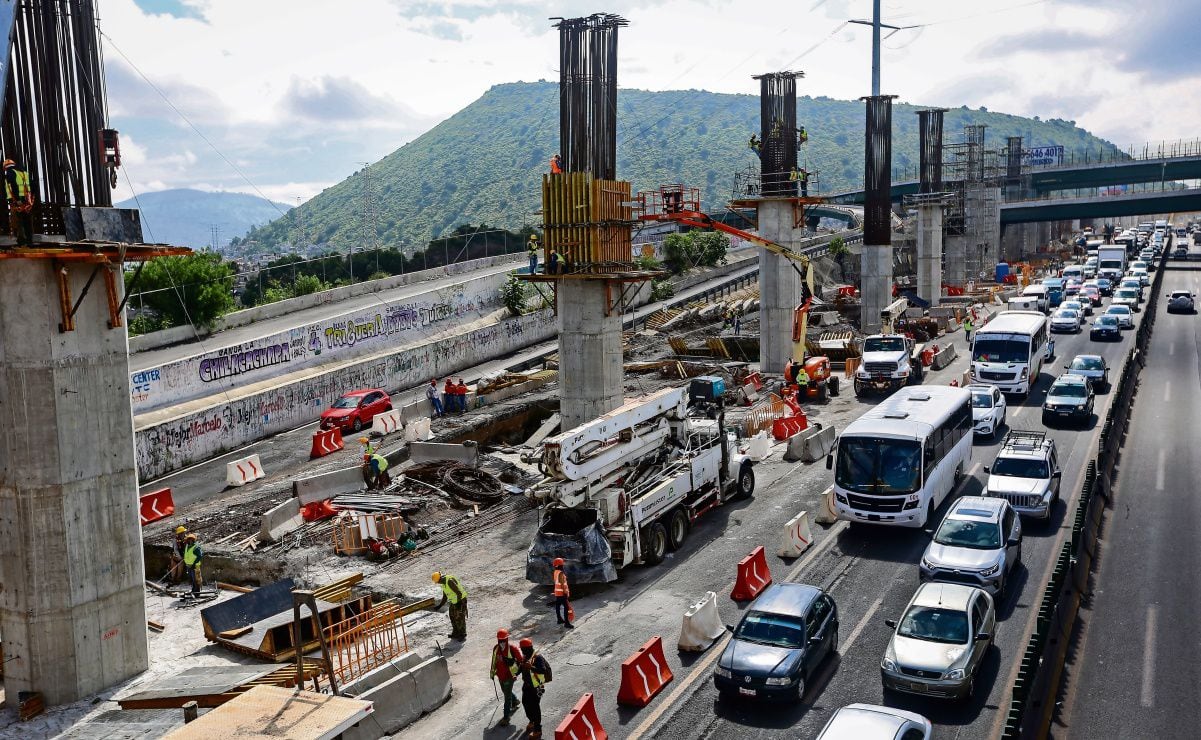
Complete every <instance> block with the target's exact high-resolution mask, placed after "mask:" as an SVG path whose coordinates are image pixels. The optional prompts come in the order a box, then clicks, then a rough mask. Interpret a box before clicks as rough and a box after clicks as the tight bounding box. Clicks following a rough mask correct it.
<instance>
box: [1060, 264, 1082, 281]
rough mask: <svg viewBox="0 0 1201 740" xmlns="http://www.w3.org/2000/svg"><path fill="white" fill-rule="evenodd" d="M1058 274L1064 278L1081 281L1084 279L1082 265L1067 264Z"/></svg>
mask: <svg viewBox="0 0 1201 740" xmlns="http://www.w3.org/2000/svg"><path fill="white" fill-rule="evenodd" d="M1059 276H1060V277H1062V278H1063V279H1064V280H1071V279H1072V278H1075V279H1077V280H1081V281H1083V280H1084V279H1085V278H1084V265H1068V266H1067V267H1065V268H1063V272H1061V273H1060V274H1059Z"/></svg>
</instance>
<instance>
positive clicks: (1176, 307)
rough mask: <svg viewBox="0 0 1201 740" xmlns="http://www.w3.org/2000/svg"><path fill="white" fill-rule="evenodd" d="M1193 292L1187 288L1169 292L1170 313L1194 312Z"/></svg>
mask: <svg viewBox="0 0 1201 740" xmlns="http://www.w3.org/2000/svg"><path fill="white" fill-rule="evenodd" d="M1194 310H1195V309H1194V308H1193V294H1192V293H1190V292H1188V291H1187V290H1173V291H1172V292H1171V293H1168V313H1193V312H1194Z"/></svg>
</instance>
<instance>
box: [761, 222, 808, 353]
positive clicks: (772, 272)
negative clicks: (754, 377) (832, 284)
mask: <svg viewBox="0 0 1201 740" xmlns="http://www.w3.org/2000/svg"><path fill="white" fill-rule="evenodd" d="M792 211H793V209H792V203H791V202H790V201H788V200H786V199H779V200H763V201H760V202H759V234H760V236H762V237H763V238H764V239H767V240H769V241H773V242H775V243H776V244H781V245H783V246H785V247H788V248H789V249H791V248H792V247H793V246H794V244H795V242H796V239H795V237H794V234H795V232H796V229H795V228H794V226H793V216H792ZM800 295H801V279H800V276H799V275H797V272H796V269H794V267H793V265H792V263H791V262H789V260H788V259H786V258H784V257H781V256H780V255H778V254H775V253H773V252H769V251H767V250H766V249H764V248H763V247H759V368H760V369H761V370H762V371H763V372H766V373H782V372H784V366H785V365H786V364H788V361H789V360H790V359H792V349H793V342H792V322H793V318H794V316H795V314H796V308H797V300H798V298H799V297H800Z"/></svg>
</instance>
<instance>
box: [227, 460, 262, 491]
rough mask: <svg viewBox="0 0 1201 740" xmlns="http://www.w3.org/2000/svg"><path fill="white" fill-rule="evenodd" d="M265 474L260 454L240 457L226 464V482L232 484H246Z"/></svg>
mask: <svg viewBox="0 0 1201 740" xmlns="http://www.w3.org/2000/svg"><path fill="white" fill-rule="evenodd" d="M264 475H266V474H265V473H264V472H263V464H262V463H261V462H259V456H258V455H249V456H247V457H239V458H238V459H237V460H231V461H229V462H228V463H226V464H225V483H226V485H230V486H244V485H246V484H247V483H250V482H252V481H256V480H259V479H260V478H262V477H263V476H264Z"/></svg>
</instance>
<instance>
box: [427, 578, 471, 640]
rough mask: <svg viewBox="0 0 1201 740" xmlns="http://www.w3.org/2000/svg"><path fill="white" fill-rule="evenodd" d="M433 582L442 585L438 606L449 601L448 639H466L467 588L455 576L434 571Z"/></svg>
mask: <svg viewBox="0 0 1201 740" xmlns="http://www.w3.org/2000/svg"><path fill="white" fill-rule="evenodd" d="M432 578H433V581H434V583H436V584H438V585H439V586H441V587H442V601H441V602H439V604H438V608H439V609H441V608H442V605H443V604H445V603H446V602H448V601H449V602H450V639H452V640H459V641H460V642H462V641H463V640H466V639H467V589H465V588H463V584H462V583H461V582H459V579H458V577H457V576H453V575H451V574H450V573H441V572H439V571H434V574H433V576H432Z"/></svg>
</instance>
